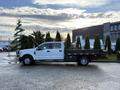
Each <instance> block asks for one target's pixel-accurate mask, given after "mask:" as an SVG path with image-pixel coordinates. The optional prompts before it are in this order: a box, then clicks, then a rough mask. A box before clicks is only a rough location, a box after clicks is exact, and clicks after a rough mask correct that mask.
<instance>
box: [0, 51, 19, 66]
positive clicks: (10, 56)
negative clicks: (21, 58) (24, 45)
mask: <svg viewBox="0 0 120 90" xmlns="http://www.w3.org/2000/svg"><path fill="white" fill-rule="evenodd" d="M16 62H17V61H16V54H15V52H9V53H8V52H1V53H0V64H11V63H16Z"/></svg>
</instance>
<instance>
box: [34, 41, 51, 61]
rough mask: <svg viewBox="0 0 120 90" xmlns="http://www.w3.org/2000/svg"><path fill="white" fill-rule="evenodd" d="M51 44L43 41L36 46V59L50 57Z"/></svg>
mask: <svg viewBox="0 0 120 90" xmlns="http://www.w3.org/2000/svg"><path fill="white" fill-rule="evenodd" d="M51 49H52V44H51V43H44V44H42V45H40V46H38V47H37V48H36V52H35V53H36V56H35V57H36V60H47V59H51V58H52V53H51Z"/></svg>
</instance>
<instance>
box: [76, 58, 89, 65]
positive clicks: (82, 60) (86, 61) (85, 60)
mask: <svg viewBox="0 0 120 90" xmlns="http://www.w3.org/2000/svg"><path fill="white" fill-rule="evenodd" d="M88 64H89V58H88V57H87V56H83V57H81V58H79V61H78V65H81V66H87V65H88Z"/></svg>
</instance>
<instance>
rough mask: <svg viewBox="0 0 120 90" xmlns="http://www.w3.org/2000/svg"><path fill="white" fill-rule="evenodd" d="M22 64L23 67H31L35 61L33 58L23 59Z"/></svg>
mask: <svg viewBox="0 0 120 90" xmlns="http://www.w3.org/2000/svg"><path fill="white" fill-rule="evenodd" d="M22 63H23V65H31V64H32V63H33V59H32V58H31V57H23V60H22Z"/></svg>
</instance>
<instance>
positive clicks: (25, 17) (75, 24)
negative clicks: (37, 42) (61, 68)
mask: <svg viewBox="0 0 120 90" xmlns="http://www.w3.org/2000/svg"><path fill="white" fill-rule="evenodd" d="M18 19H21V20H22V24H23V27H24V28H25V29H26V32H25V33H26V34H29V33H31V32H32V30H41V31H42V32H43V33H45V32H47V31H50V32H51V33H52V35H53V34H54V33H55V32H56V31H57V30H58V31H60V32H61V33H62V35H63V37H65V34H66V33H67V32H71V30H73V29H77V28H82V27H87V26H92V25H99V24H103V23H105V22H115V21H120V0H0V38H1V36H6V39H8V38H11V37H12V35H13V34H14V28H15V26H16V23H17V20H18Z"/></svg>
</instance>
